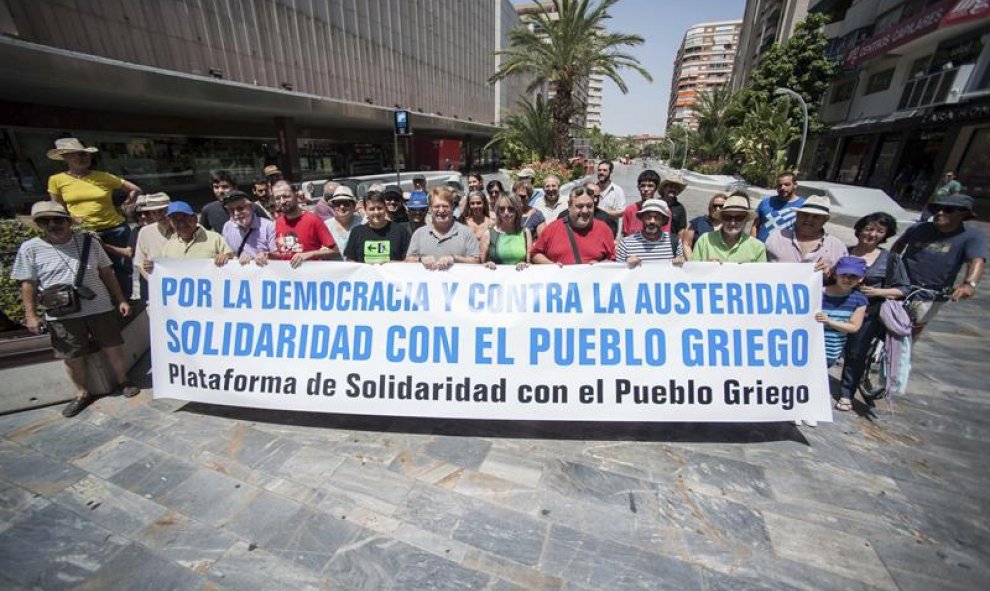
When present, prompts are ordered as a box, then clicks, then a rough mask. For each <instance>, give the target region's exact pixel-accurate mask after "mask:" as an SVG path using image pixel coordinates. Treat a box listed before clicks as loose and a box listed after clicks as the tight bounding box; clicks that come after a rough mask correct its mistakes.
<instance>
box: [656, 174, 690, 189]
mask: <svg viewBox="0 0 990 591" xmlns="http://www.w3.org/2000/svg"><path fill="white" fill-rule="evenodd" d="M664 185H680V187H681V188H686V187H687V183H686V182H684V177H682V176H681V174H680V173H678V172H673V173H670V174H667V175H664V177H663V179H662V180H661V181H660V186H659V187H657V190H658V191H659V190H660V189H661V188H663V186H664Z"/></svg>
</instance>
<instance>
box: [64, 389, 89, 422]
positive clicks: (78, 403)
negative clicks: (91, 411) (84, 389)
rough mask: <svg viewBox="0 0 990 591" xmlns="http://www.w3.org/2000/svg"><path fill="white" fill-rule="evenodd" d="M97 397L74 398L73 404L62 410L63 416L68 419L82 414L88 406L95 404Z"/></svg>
mask: <svg viewBox="0 0 990 591" xmlns="http://www.w3.org/2000/svg"><path fill="white" fill-rule="evenodd" d="M94 400H96V397H95V396H93V395H92V394H87V395H85V396H82V397H80V398H73V399H72V401H71V402H69V403H68V404H66V405H65V408H63V409H62V416H63V417H66V418H71V417H74V416H76V415H77V414H79V413H81V412H82V411H83V410H85V409H86V407H87V406H89V405H90V404H92V403H93V401H94Z"/></svg>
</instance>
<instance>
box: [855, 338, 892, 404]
mask: <svg viewBox="0 0 990 591" xmlns="http://www.w3.org/2000/svg"><path fill="white" fill-rule="evenodd" d="M887 370H888V367H887V349H886V347H885V346H884V340H883V339H882V338H878V339H874V341H873V344H872V345H870V354H869V355H868V356H867V358H866V367H865V368H864V370H863V379H862V380H861V381H860V383H859V391H860V393H861V394H862V395H863V399H865V400H867V401H871V400H882V399H883V398H885V397H886V396H887Z"/></svg>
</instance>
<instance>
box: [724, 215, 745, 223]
mask: <svg viewBox="0 0 990 591" xmlns="http://www.w3.org/2000/svg"><path fill="white" fill-rule="evenodd" d="M746 217H747V216H746V215H724V214H723V215H722V221H723V222H745V221H746Z"/></svg>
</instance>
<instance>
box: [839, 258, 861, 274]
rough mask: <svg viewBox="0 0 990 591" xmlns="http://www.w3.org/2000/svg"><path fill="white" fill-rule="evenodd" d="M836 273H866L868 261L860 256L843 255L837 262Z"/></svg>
mask: <svg viewBox="0 0 990 591" xmlns="http://www.w3.org/2000/svg"><path fill="white" fill-rule="evenodd" d="M835 274H836V275H855V276H856V277H863V276H865V275H866V261H865V260H863V259H861V258H859V257H842V258H841V259H839V260H838V261H836V263H835Z"/></svg>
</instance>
